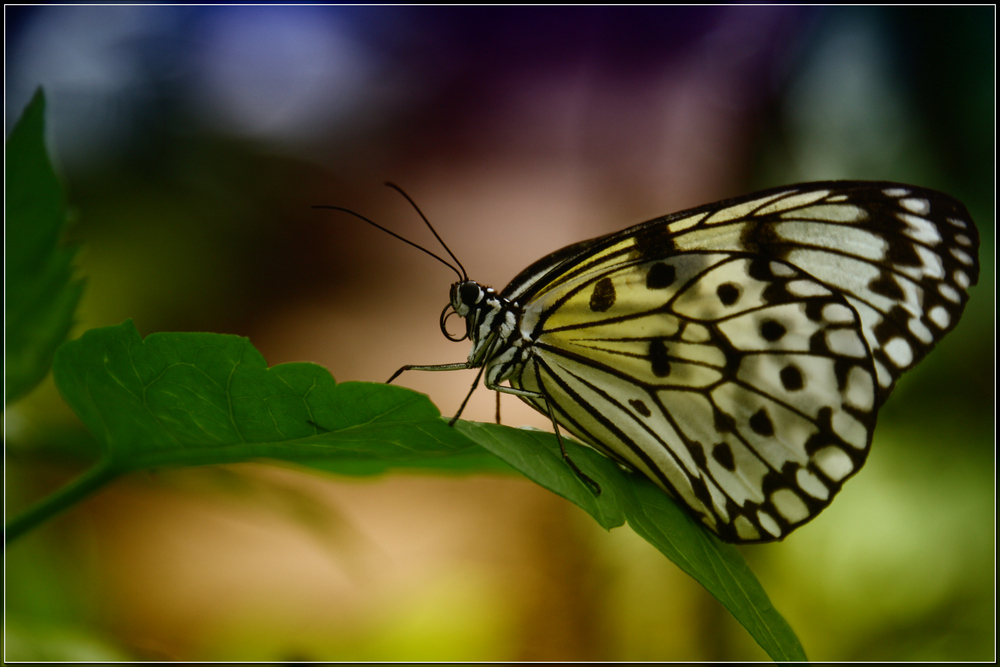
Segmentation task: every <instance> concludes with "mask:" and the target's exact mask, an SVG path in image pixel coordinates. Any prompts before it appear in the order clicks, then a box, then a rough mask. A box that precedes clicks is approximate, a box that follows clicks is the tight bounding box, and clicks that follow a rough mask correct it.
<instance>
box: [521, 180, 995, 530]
mask: <svg viewBox="0 0 1000 667" xmlns="http://www.w3.org/2000/svg"><path fill="white" fill-rule="evenodd" d="M977 252H978V237H977V235H976V231H975V227H974V226H973V225H972V222H971V220H970V218H969V216H968V213H967V212H966V211H965V209H964V207H963V206H962V205H961V204H960V203H958V202H957V201H955V200H953V199H951V198H950V197H947V196H945V195H942V194H940V193H937V192H934V191H930V190H924V189H921V188H915V187H912V186H902V185H897V184H891V183H866V182H828V183H814V184H805V185H798V186H790V187H787V188H782V189H777V190H771V191H767V192H763V193H757V194H754V195H750V196H748V197H744V198H740V199H734V200H729V201H726V202H721V203H719V204H714V205H709V206H703V207H700V208H698V209H693V210H691V211H686V212H682V213H677V214H674V215H671V216H666V217H664V218H660V219H657V220H652V221H650V222H647V223H643V224H642V225H638V226H636V227H633V228H631V229H627V230H624V231H622V232H618V233H616V234H612V235H610V236H607V237H603V238H599V239H595V240H592V241H587V242H583V243H579V244H576V245H574V246H570V247H568V248H565V249H563V250H561V251H558V252H556V253H553V254H552V255H550V256H548V257H546V258H544V259H542V260H540V261H539V262H536V263H535V264H534V265H532V266H531V267H529V268H528V269H526V270H525V271H524V272H522V273H521V275H519V276H518V277H517V278H516V279H515V280H514V281H513V282H512V283H511V284H510V285H509V286H508V287H507V288H506V289H505V290H504V292H503V294H502V296H504V297H507V298H509V299H511V300H519V301H520V303H521V307H522V308H523V314H522V317H521V322H520V329H521V331H522V332H525V333H526V334H528V335H529V336H530V339H531V340H532V341H533V345H532V354H531V355H530V356H529V357H528V359H527V361H526V362H525V363H524V365H523V368H521V369H520V371H519V372H517V373H515V374H514V375H513V376H511V377H510V382H511V385H512V386H513V387H515V388H518V389H525V390H528V391H530V392H535V393H537V394H538V397H537V398H531V397H528V398H525V400H527V401H528V402H529V403H531V404H532V405H533V406H534V407H535V408H536V409H538V410H540V411H541V412H543V413H545V414H548V405H551V407H552V408H553V413H554V415H555V418H556V419H557V420H558V421H559V423H560V424H563V425H564V426H566V427H567V428H568V429H569V430H570V431H572V432H573V433H575V434H576V435H577V436H578V437H580V438H582V439H583V440H584V441H586V442H588V443H590V444H591V445H593V446H594V447H596V448H597V449H599V450H601V451H603V452H605V453H607V454H609V455H610V456H612V457H613V458H616V459H618V460H619V461H622V462H623V463H626V464H627V465H628V466H630V467H632V468H634V469H637V470H639V471H641V472H643V473H644V474H646V475H647V476H649V477H650V478H651V479H653V480H654V481H656V482H657V483H658V484H659V485H660V486H662V487H663V488H664V489H666V490H668V491H669V492H670V493H672V494H673V495H674V496H675V497H676V498H678V499H679V500H680V501H681V502H683V503H684V504H685V505H686V506H687V507H688V508H689V509H690V510H691V511H692V512H693V513H694V514H695V515H696V516H698V517H699V518H700V519H701V520H702V521H703V522H704V523H705V524H706V525H708V526H709V527H710V528H711V529H712V530H714V531H715V532H717V533H718V534H719V535H720V536H722V537H723V538H725V539H729V540H732V541H766V540H772V539H777V538H780V537H783V536H785V535H787V534H788V532H790V531H791V530H792V529H794V528H795V527H796V526H798V525H801V524H802V523H803V522H805V521H807V520H808V519H810V518H811V517H813V516H815V515H816V514H817V513H818V512H819V511H821V510H822V509H823V508H824V507H826V505H828V504H829V503H830V501H831V500H832V498H833V496H834V495H835V494H836V493H837V491H838V490H839V489H840V487H841V485H842V484H843V482H844V481H845V480H846V479H847V478H848V477H850V476H851V475H852V474H854V473H855V472H857V470H858V469H859V468H860V466H861V465H862V464H863V463H864V460H865V457H866V456H867V452H868V448H869V446H870V443H871V438H872V431H873V429H874V427H875V417H876V412H877V409H878V407H879V406H880V405H881V403H882V402H883V401H884V400H885V398H886V397H887V396H888V394H889V392H890V391H891V389H892V387H893V385H894V383H895V381H896V379H897V378H898V376H899V375H900V374H901V373H902V372H903V371H904V370H906V369H908V368H910V367H911V366H912V365H913V364H915V363H916V362H917V361H919V360H920V359H921V358H922V357H923V356H924V355H925V354H926V353H927V352H928V351H929V350H930V349H931V347H933V345H934V343H935V342H936V341H937V340H939V339H940V338H941V336H943V335H944V334H945V333H947V332H948V331H949V330H950V329H951V328H953V327H954V326H955V324H956V323H957V321H958V318H959V316H960V315H961V312H962V309H963V307H964V304H965V302H966V300H967V298H968V297H967V294H966V292H965V290H966V288H967V287H968V286H970V285H972V284H974V283H975V282H976V280H977V278H978V265H977V260H976V257H977Z"/></svg>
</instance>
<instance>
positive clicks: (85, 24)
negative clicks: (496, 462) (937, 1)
mask: <svg viewBox="0 0 1000 667" xmlns="http://www.w3.org/2000/svg"><path fill="white" fill-rule="evenodd" d="M4 13H5V31H6V32H5V38H6V66H5V67H6V71H5V74H6V76H5V117H6V118H5V119H6V130H7V132H9V131H10V128H11V127H12V125H13V122H14V121H15V120H16V118H17V116H18V115H19V114H20V112H21V110H22V109H23V107H24V106H25V104H26V103H27V101H28V100H29V98H30V96H31V95H32V93H33V92H34V90H35V89H36V88H37V87H38V86H39V85H41V86H43V87H44V89H45V92H46V95H47V98H48V100H49V107H48V109H49V121H50V122H49V131H50V132H49V133H50V146H51V149H52V151H53V153H54V156H55V160H56V162H57V167H58V170H59V173H60V175H61V176H62V178H63V180H64V183H65V186H66V190H67V193H68V197H69V201H70V204H71V206H72V212H73V227H72V230H71V232H70V238H71V240H72V241H74V242H77V243H80V244H81V246H82V248H81V251H80V254H79V260H78V266H79V273H80V275H82V276H85V277H86V280H87V287H86V293H85V297H84V300H83V304H82V306H81V309H80V313H79V324H78V327H77V330H76V331H77V334H75V335H78V333H79V332H82V331H84V330H86V329H88V328H91V327H96V326H104V325H109V324H117V323H120V322H121V321H122V320H124V319H126V318H134V320H135V322H136V324H137V326H138V328H139V330H140V331H141V332H142V333H143V334H144V335H145V334H149V333H152V332H155V331H213V332H223V333H235V334H240V335H243V336H248V337H249V338H250V340H251V342H252V343H253V344H254V345H255V346H257V347H258V349H260V350H261V351H262V352H263V354H264V355H265V357H266V358H267V359H268V362H269V363H270V364H277V363H282V362H288V361H314V362H318V363H321V364H323V365H325V366H327V367H329V368H330V369H331V371H332V372H333V374H334V376H335V377H337V379H338V380H340V381H347V380H364V381H383V380H385V379H386V378H387V377H388V376H389V375H390V374H391V373H392V372H393V371H394V370H395V369H396V368H398V367H399V366H401V365H403V364H406V363H420V364H432V363H447V362H454V361H461V360H464V358H465V356H466V354H467V352H468V350H467V349H466V346H465V345H464V344H463V345H455V344H453V343H449V342H448V341H446V340H445V339H444V338H443V337H441V335H440V332H439V330H438V324H437V318H438V315H439V313H440V311H441V308H442V307H443V306H444V304H445V302H446V299H447V290H448V286H449V284H450V282H451V280H452V278H453V275H452V274H451V273H450V272H449V271H448V270H447V269H446V268H445V267H443V266H440V265H439V264H438V263H436V262H434V261H433V260H431V259H430V258H428V257H426V256H425V255H423V254H421V253H419V252H417V251H415V250H413V249H412V248H409V247H407V246H405V245H404V244H402V243H400V242H398V241H396V240H394V239H392V238H390V237H388V236H386V235H384V234H381V233H380V232H378V231H376V230H373V229H371V228H369V227H367V226H365V225H363V224H362V223H360V222H359V221H357V220H355V219H352V218H349V217H347V216H344V215H342V214H337V213H333V212H330V211H317V210H313V209H311V208H310V207H311V206H312V205H314V204H335V205H340V206H347V207H350V208H352V209H354V210H356V211H359V212H361V213H363V214H365V215H368V216H370V217H372V218H374V219H375V220H377V221H379V222H381V223H382V224H385V225H387V226H389V227H391V228H392V229H394V230H396V231H398V232H399V233H401V234H404V235H406V236H407V237H409V238H412V239H414V240H416V241H418V242H420V243H423V244H425V245H427V246H428V247H430V248H431V249H434V250H436V247H435V245H434V242H433V239H432V238H431V237H430V235H429V233H428V232H427V230H426V229H424V228H422V226H421V223H420V222H419V219H418V218H417V216H416V215H415V213H414V212H413V210H412V209H411V208H410V207H409V206H408V205H407V204H406V202H405V201H404V200H403V199H402V198H401V197H399V196H398V195H397V194H396V193H394V192H392V191H391V190H389V189H387V188H385V187H383V186H382V183H383V181H385V180H392V181H395V182H397V183H399V184H400V185H402V186H403V187H404V188H405V189H406V190H407V191H408V192H409V193H410V194H411V195H412V196H413V197H414V198H415V200H416V201H417V202H418V203H419V205H420V206H421V208H422V209H423V210H424V212H425V213H426V214H427V215H428V216H429V217H430V218H431V220H432V221H433V222H434V223H435V225H436V227H437V229H438V231H439V232H440V233H441V235H442V236H443V237H444V238H445V239H446V240H447V242H448V243H449V245H450V246H451V248H452V249H453V250H454V251H455V253H456V254H457V255H458V256H459V257H460V258H461V260H462V262H463V263H464V264H465V266H466V267H467V268H468V270H469V272H470V274H471V275H472V276H473V277H474V278H476V279H477V280H480V281H482V282H484V283H486V284H492V285H494V286H497V287H502V286H503V285H504V284H506V282H507V281H508V280H509V279H510V278H512V277H513V276H514V275H516V274H517V273H518V272H519V271H520V270H521V269H522V268H524V267H525V266H527V265H528V264H529V263H530V262H532V261H534V260H535V259H538V258H539V257H541V256H543V255H544V254H547V253H549V252H552V251H554V250H556V249H558V248H560V247H562V246H564V245H567V244H569V243H572V242H575V241H578V240H581V239H584V238H588V237H592V236H596V235H600V234H604V233H608V232H612V231H616V230H618V229H621V228H624V227H625V226H628V225H631V224H635V223H638V222H641V221H643V220H646V219H649V218H653V217H656V216H659V215H662V214H664V213H668V212H672V211H676V210H680V209H682V208H686V207H690V206H696V205H700V204H703V203H706V202H710V201H714V200H718V199H722V198H725V197H729V196H734V195H737V194H741V193H745V192H749V191H752V190H753V189H757V188H763V187H771V186H776V185H782V184H786V183H794V182H799V181H807V180H819V179H830V178H845V179H886V180H893V181H901V182H909V183H915V184H919V185H923V186H928V187H933V188H937V189H940V190H943V191H945V192H948V193H950V194H952V195H954V196H956V197H958V198H960V199H961V200H963V201H964V202H965V203H966V204H967V206H968V208H969V209H970V211H971V212H972V215H973V217H974V219H975V220H976V221H977V223H978V226H979V229H980V233H981V235H982V237H983V245H982V248H981V251H980V258H981V261H982V263H983V274H982V276H981V279H980V284H979V286H977V287H975V288H973V290H972V300H971V301H970V303H969V306H968V309H967V310H966V314H965V317H964V319H963V321H962V323H961V325H960V326H959V327H958V329H957V330H956V331H955V332H954V333H952V334H951V335H950V336H949V337H948V339H946V340H945V341H944V342H943V343H942V344H941V345H939V347H938V349H937V350H936V351H935V352H934V353H933V354H931V355H930V356H929V357H928V358H927V360H926V361H924V362H923V363H922V364H921V365H920V366H919V367H918V368H917V369H915V370H914V371H912V372H911V373H909V374H908V375H907V376H906V377H905V378H904V379H903V380H902V382H900V384H899V386H898V389H897V390H896V392H895V394H894V396H893V397H892V399H891V400H890V401H889V403H888V404H887V405H886V406H885V408H884V409H883V410H882V413H881V415H880V424H879V429H878V431H877V433H876V437H875V443H874V446H873V450H872V454H871V456H870V458H869V462H868V464H867V466H866V468H865V469H864V470H863V471H862V472H861V473H860V474H859V475H858V476H857V477H856V478H855V479H853V480H852V481H851V482H850V483H849V484H847V486H846V487H845V489H844V491H843V492H842V493H841V495H840V497H839V499H838V500H837V502H836V503H834V504H833V505H832V507H831V508H830V509H829V510H827V511H826V512H825V513H824V514H823V515H822V516H821V517H820V518H818V519H817V520H815V521H814V522H812V523H810V524H809V525H807V526H805V527H804V528H802V529H801V530H799V531H797V532H796V533H794V534H793V535H792V536H790V537H789V538H788V539H786V540H785V541H784V542H783V543H780V544H774V545H766V546H756V547H749V548H746V549H744V554H745V556H746V558H747V559H748V561H749V562H750V564H751V566H752V567H753V569H754V571H755V572H756V573H757V575H758V577H759V578H760V579H761V581H762V583H763V585H764V587H765V589H766V590H767V591H768V592H769V594H770V596H771V599H772V601H773V602H774V604H775V605H776V607H777V608H778V609H779V610H780V611H781V612H782V613H783V614H784V616H785V617H786V619H787V620H788V621H789V622H790V624H791V625H792V627H793V628H794V629H795V630H796V632H797V633H798V635H799V637H800V639H801V640H802V642H803V644H804V646H805V648H806V651H807V652H808V654H809V656H810V657H811V658H812V659H815V660H882V659H889V660H914V659H950V660H989V659H992V658H993V657H994V656H995V654H994V647H995V606H994V600H995V588H996V580H995V570H994V563H995V553H996V552H995V536H996V532H995V510H994V500H995V466H994V463H995V447H994V443H995V441H994V436H995V430H994V418H993V417H994V404H995V395H994V389H995V384H994V381H995V367H996V365H995V352H994V345H993V331H994V324H995V311H994V294H995V293H994V257H995V235H994V220H995V209H994V204H995V199H994V196H995V185H994V175H995V155H996V153H995V150H996V144H995V133H994V119H995V92H996V89H995V69H994V57H995V52H994V44H995V34H994V28H995V23H996V21H995V8H992V7H963V8H955V9H952V8H943V7H942V8H919V7H918V8H848V7H839V8H812V7H754V6H742V7H741V6H732V7H710V8H702V7H688V8H675V7H656V8H652V7H648V8H647V7H631V8H601V7H575V8H561V7H548V8H529V7H519V8H502V7H463V8H443V7H410V8H407V7H318V6H305V7H225V6H222V7H171V6H145V7H126V6H105V7H97V6H90V7H74V6H35V7H9V6H6V7H5V9H4ZM473 377H474V376H473V374H472V373H416V372H414V373H409V374H405V375H404V376H403V377H402V378H401V379H400V380H399V382H400V383H401V384H404V385H406V386H409V387H413V388H415V389H417V390H419V391H423V392H426V393H427V394H429V395H430V396H431V397H432V398H433V399H434V400H435V402H436V403H437V405H438V406H439V407H440V408H441V409H442V411H443V412H444V413H445V414H449V413H451V412H453V411H454V410H455V409H456V408H457V406H458V405H459V403H460V401H461V399H462V397H463V396H464V394H465V392H466V391H467V390H468V387H469V385H470V383H471V382H472V380H473ZM503 415H504V421H505V423H508V424H513V425H518V424H533V425H536V426H539V427H542V428H545V427H547V423H546V420H545V419H543V418H541V417H538V416H537V415H535V414H534V413H533V412H531V410H530V409H528V408H527V407H525V406H522V405H521V404H520V403H519V402H518V401H516V400H513V399H508V398H505V400H504V403H503ZM464 416H465V417H467V418H471V419H479V420H483V421H490V420H491V419H492V416H493V397H492V395H491V394H490V393H489V392H486V391H484V390H480V391H479V392H477V394H476V395H475V397H474V398H473V401H472V403H471V405H470V407H469V409H468V410H467V412H466V413H465V415H464ZM4 427H5V435H6V437H5V443H6V446H5V489H6V510H7V513H8V516H10V515H11V514H12V513H16V512H17V511H19V510H20V509H22V508H24V507H25V506H26V505H27V504H28V503H30V502H32V501H34V500H37V499H38V498H40V497H41V496H43V495H44V494H46V493H48V492H50V491H51V490H53V489H54V488H57V487H58V486H59V485H60V484H62V483H64V482H65V481H66V480H68V479H70V478H72V477H73V476H74V475H76V474H78V473H79V472H80V471H81V470H82V469H84V468H85V467H86V466H87V465H88V464H89V463H90V462H92V461H93V459H94V457H95V455H96V453H95V452H96V448H95V444H94V442H93V440H92V438H91V437H90V436H89V435H87V433H86V432H84V431H83V430H82V429H81V427H80V426H79V424H78V422H76V420H75V418H74V417H73V415H72V414H71V413H70V412H69V410H68V409H67V408H66V407H65V406H64V405H63V404H62V402H61V400H60V398H59V396H58V393H57V392H56V390H55V388H54V386H53V385H52V382H51V379H49V380H47V381H46V383H45V384H44V385H42V386H41V387H40V388H38V389H37V390H36V391H35V392H34V393H33V394H32V395H31V396H29V397H28V398H26V399H24V400H22V401H21V402H19V403H17V404H15V405H14V406H12V407H11V408H10V409H8V410H7V412H6V414H5V421H4ZM5 566H6V570H5V576H6V578H5V619H6V622H5V649H6V656H7V658H9V659H15V658H27V659H41V660H45V659H69V660H76V659H95V660H103V659H115V658H117V659H162V660H174V659H187V660H193V659H219V660H354V659H370V660H518V659H521V660H570V659H589V660H604V659H612V660H656V659H669V660H722V659H730V660H744V659H755V658H757V659H762V658H765V657H766V656H765V655H764V654H763V652H762V651H761V650H760V649H759V648H758V647H756V645H755V644H754V643H753V642H752V640H751V639H750V638H749V636H748V635H747V634H746V633H745V632H744V631H743V630H742V629H741V628H740V627H739V626H738V625H737V624H736V623H735V622H734V621H733V620H732V619H731V618H730V617H729V616H728V614H727V613H726V612H725V610H724V609H723V608H722V607H721V606H720V605H719V604H718V603H716V602H715V600H714V599H713V598H711V597H710V596H709V595H708V594H707V593H706V592H705V591H704V590H703V589H701V588H700V587H699V586H698V585H697V584H695V583H694V582H693V581H692V580H690V579H688V578H687V577H686V575H684V574H682V573H681V572H680V571H679V570H678V569H677V568H676V567H675V566H674V565H673V564H671V563H670V562H668V561H667V560H666V559H664V558H663V557H662V555H660V554H659V553H658V552H657V551H655V550H654V549H653V548H652V547H650V546H649V545H648V544H646V543H645V542H643V541H642V540H641V539H639V538H638V537H636V536H635V535H634V534H633V533H632V532H631V530H630V529H629V528H627V527H625V528H620V529H616V530H614V531H612V532H611V533H607V532H605V531H603V530H602V529H600V528H599V527H597V526H596V525H595V524H594V523H593V522H592V521H591V520H590V519H589V518H588V517H587V516H585V515H584V513H583V512H582V511H580V510H579V509H577V508H576V507H574V506H571V505H570V504H568V503H567V502H565V501H563V500H562V499H560V498H558V497H556V496H554V495H552V494H550V493H548V492H547V491H544V490H542V489H540V488H538V487H536V486H534V485H532V484H531V483H529V482H527V481H524V480H521V479H516V478H513V477H501V476H485V475H478V476H451V477H448V476H442V475H429V474H419V473H412V472H411V473H407V474H392V475H386V476H381V477H377V478H363V479H360V478H350V479H348V478H338V477H333V476H323V475H319V474H316V473H311V472H304V471H301V470H298V469H294V468H291V467H287V466H277V465H268V464H266V463H255V464H246V465H236V466H224V467H206V468H196V469H188V470H160V471H154V472H149V473H136V474H132V475H130V476H129V477H127V478H125V479H122V480H119V481H118V482H116V483H114V484H113V485H112V486H110V487H109V488H107V489H106V490H104V491H102V492H100V493H99V494H97V495H95V496H94V497H92V498H90V499H88V500H87V501H86V502H84V503H83V504H81V505H79V506H78V507H75V508H73V509H72V510H70V511H69V512H67V513H66V514H64V515H62V516H60V517H58V518H57V519H56V520H54V521H52V522H50V523H49V524H47V525H45V526H43V527H42V528H41V529H39V530H38V531H36V532H35V533H33V534H31V535H28V536H26V537H25V538H24V539H23V540H22V541H21V542H18V543H16V544H14V545H13V546H12V547H10V548H9V549H8V550H7V551H6V553H5Z"/></svg>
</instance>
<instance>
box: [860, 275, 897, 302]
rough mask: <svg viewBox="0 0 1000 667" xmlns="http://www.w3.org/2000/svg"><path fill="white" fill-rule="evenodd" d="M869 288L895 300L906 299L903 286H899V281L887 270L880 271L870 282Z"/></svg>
mask: <svg viewBox="0 0 1000 667" xmlns="http://www.w3.org/2000/svg"><path fill="white" fill-rule="evenodd" d="M868 289H870V290H871V291H872V292H874V293H875V294H880V295H882V296H886V297H889V298H890V299H892V300H893V301H905V300H906V294H904V293H903V288H902V287H900V286H899V283H897V282H896V280H895V279H894V278H893V277H892V275H890V274H889V273H886V272H885V271H881V272H879V276H878V278H875V279H874V280H872V281H871V282H869V283H868Z"/></svg>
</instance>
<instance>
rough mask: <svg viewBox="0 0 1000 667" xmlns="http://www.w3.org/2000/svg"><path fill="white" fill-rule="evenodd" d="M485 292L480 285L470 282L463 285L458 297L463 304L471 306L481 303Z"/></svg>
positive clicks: (460, 287)
mask: <svg viewBox="0 0 1000 667" xmlns="http://www.w3.org/2000/svg"><path fill="white" fill-rule="evenodd" d="M482 293H483V290H482V288H481V287H479V285H477V284H476V283H474V282H472V281H471V280H470V281H467V282H464V283H462V284H461V285H460V286H459V288H458V296H459V299H461V301H462V303H464V304H465V305H466V306H471V305H473V304H475V303H477V302H478V301H479V298H480V296H481V295H482Z"/></svg>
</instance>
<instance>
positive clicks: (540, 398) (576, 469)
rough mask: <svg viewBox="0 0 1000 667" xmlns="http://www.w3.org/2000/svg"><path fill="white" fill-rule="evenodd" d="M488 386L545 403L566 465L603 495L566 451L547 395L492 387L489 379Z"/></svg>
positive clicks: (596, 484) (597, 492)
mask: <svg viewBox="0 0 1000 667" xmlns="http://www.w3.org/2000/svg"><path fill="white" fill-rule="evenodd" d="M486 387H487V389H492V390H494V391H496V392H498V393H497V395H498V396H499V392H503V393H505V394H513V395H514V396H520V397H521V398H532V399H535V400H538V401H542V402H543V403H545V409H546V410H547V411H548V414H549V419H550V420H552V429H553V430H554V431H555V434H556V439H557V440H558V441H559V451H560V452H561V453H562V457H563V461H565V462H566V465H568V466H569V467H570V469H571V470H572V471H573V472H574V474H576V476H577V477H578V478H579V479H580V481H581V482H583V483H584V484H586V485H587V486H588V487H589V488H590V490H591V491H592V492H593V493H594V495H595V496H599V495H601V485H600V484H598V483H597V482H595V481H594V480H593V479H591V478H590V476H589V475H587V473H585V472H583V471H582V470H580V466H578V465H576V463H575V462H574V461H573V459H571V458H570V457H569V454H568V453H567V452H566V446H565V445H564V444H563V439H562V434H561V433H560V432H559V423H558V422H557V421H556V416H555V414H554V413H553V412H552V405H551V404H550V403H549V402H548V401H547V400H546V399H545V396H543V395H542V394H539V393H538V392H535V391H529V390H527V389H517V388H516V387H504V386H502V385H499V384H497V385H493V386H492V387H491V386H490V383H489V381H488V380H487V382H486Z"/></svg>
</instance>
